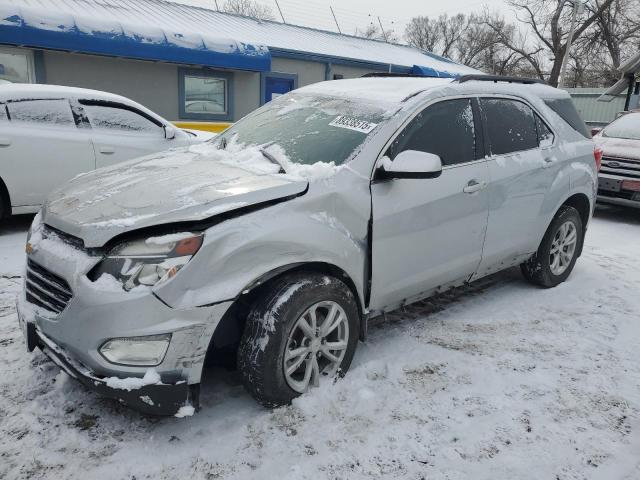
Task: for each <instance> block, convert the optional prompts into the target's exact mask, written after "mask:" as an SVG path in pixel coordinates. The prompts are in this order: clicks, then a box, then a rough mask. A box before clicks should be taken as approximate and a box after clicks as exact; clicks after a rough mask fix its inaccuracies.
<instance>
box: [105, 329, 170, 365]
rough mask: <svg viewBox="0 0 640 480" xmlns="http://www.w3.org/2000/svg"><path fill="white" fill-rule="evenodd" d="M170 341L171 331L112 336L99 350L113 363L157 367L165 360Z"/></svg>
mask: <svg viewBox="0 0 640 480" xmlns="http://www.w3.org/2000/svg"><path fill="white" fill-rule="evenodd" d="M170 341H171V334H170V333H167V334H165V335H149V336H146V337H129V338H112V339H111V340H107V341H106V342H105V343H104V344H103V345H102V346H101V347H100V350H99V351H100V353H101V354H102V356H103V357H104V358H106V359H107V360H108V361H109V362H111V363H117V364H120V365H135V366H139V367H155V366H156V365H160V364H161V363H162V360H164V356H165V354H166V353H167V348H169V342H170Z"/></svg>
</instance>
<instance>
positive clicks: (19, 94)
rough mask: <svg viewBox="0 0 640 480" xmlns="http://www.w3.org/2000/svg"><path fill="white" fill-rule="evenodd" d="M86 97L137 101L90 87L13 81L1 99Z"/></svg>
mask: <svg viewBox="0 0 640 480" xmlns="http://www.w3.org/2000/svg"><path fill="white" fill-rule="evenodd" d="M51 96H55V97H65V98H84V99H91V100H106V101H114V102H126V103H135V102H133V101H132V100H130V99H128V98H126V97H122V96H120V95H116V94H115V93H109V92H102V91H100V90H91V89H88V88H77V87H65V86H61V85H40V84H32V83H12V84H9V85H2V87H1V88H0V99H11V100H19V99H27V98H38V97H40V98H44V97H51Z"/></svg>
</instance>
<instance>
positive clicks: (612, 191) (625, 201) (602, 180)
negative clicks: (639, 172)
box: [598, 173, 640, 208]
mask: <svg viewBox="0 0 640 480" xmlns="http://www.w3.org/2000/svg"><path fill="white" fill-rule="evenodd" d="M625 181H634V182H635V181H637V180H636V179H633V178H626V177H622V176H620V175H611V174H606V173H601V174H599V175H598V202H600V203H609V204H612V205H620V206H624V207H634V208H640V191H637V190H630V189H628V188H625V187H624V183H623V182H625Z"/></svg>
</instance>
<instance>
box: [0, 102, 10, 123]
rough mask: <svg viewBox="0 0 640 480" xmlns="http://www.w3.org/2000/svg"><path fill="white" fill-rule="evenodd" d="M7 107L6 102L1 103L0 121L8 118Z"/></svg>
mask: <svg viewBox="0 0 640 480" xmlns="http://www.w3.org/2000/svg"><path fill="white" fill-rule="evenodd" d="M8 119H9V117H8V116H7V107H6V105H5V104H4V103H0V122H2V121H6V120H8Z"/></svg>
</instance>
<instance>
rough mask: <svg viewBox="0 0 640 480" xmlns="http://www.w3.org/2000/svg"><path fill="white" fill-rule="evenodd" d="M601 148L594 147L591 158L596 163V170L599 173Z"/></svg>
mask: <svg viewBox="0 0 640 480" xmlns="http://www.w3.org/2000/svg"><path fill="white" fill-rule="evenodd" d="M602 153H603V152H602V148H600V147H595V148H594V149H593V158H594V159H595V161H596V169H597V170H598V171H600V167H601V166H602Z"/></svg>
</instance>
